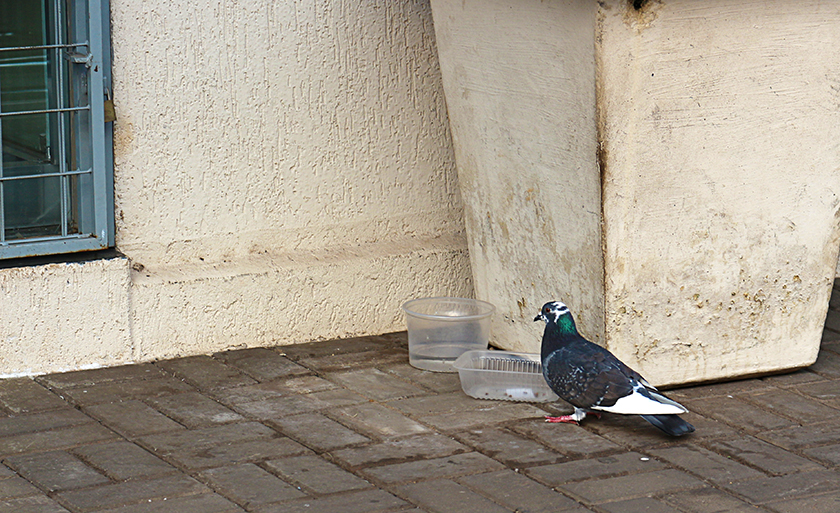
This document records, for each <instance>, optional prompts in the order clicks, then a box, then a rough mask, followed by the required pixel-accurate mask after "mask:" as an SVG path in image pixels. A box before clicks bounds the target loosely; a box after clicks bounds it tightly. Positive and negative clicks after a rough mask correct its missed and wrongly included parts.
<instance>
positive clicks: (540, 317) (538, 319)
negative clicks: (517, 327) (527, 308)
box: [534, 315, 542, 322]
mask: <svg viewBox="0 0 840 513" xmlns="http://www.w3.org/2000/svg"><path fill="white" fill-rule="evenodd" d="M541 320H542V315H538V316H536V317H534V322H537V321H541Z"/></svg>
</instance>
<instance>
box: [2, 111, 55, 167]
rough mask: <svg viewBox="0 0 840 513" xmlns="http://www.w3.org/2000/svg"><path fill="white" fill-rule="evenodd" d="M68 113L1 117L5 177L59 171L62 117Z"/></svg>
mask: <svg viewBox="0 0 840 513" xmlns="http://www.w3.org/2000/svg"><path fill="white" fill-rule="evenodd" d="M59 116H65V117H67V116H68V114H66V113H65V114H58V113H54V112H53V113H49V114H20V115H17V116H4V117H2V118H0V130H2V131H3V176H7V177H8V176H23V175H35V174H43V173H57V172H58V171H59V163H58V158H59V156H60V151H59V147H58V143H59V140H58V133H57V127H58V118H59Z"/></svg>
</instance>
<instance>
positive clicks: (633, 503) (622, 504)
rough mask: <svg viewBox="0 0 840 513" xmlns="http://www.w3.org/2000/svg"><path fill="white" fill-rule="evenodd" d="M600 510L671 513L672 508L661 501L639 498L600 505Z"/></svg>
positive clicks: (621, 512)
mask: <svg viewBox="0 0 840 513" xmlns="http://www.w3.org/2000/svg"><path fill="white" fill-rule="evenodd" d="M600 509H602V510H604V511H607V512H609V513H673V512H674V508H673V507H672V506H670V505H668V504H666V503H664V502H662V501H659V500H656V499H653V498H650V497H641V498H639V499H630V500H626V501H618V502H610V503H607V504H601V505H600Z"/></svg>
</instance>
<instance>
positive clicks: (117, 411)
mask: <svg viewBox="0 0 840 513" xmlns="http://www.w3.org/2000/svg"><path fill="white" fill-rule="evenodd" d="M84 411H85V413H87V414H88V415H90V416H92V417H94V418H97V419H99V420H100V421H101V422H102V423H103V424H105V425H106V426H108V427H109V428H111V429H113V430H114V431H116V432H117V433H120V434H121V435H123V436H126V437H129V438H134V437H137V436H143V435H149V434H152V433H162V432H166V431H177V430H182V429H184V426H182V425H180V424H178V423H177V422H175V421H174V420H172V419H170V418H169V417H167V416H165V415H163V414H162V413H160V412H158V411H156V410H154V409H152V408H150V407H148V406H146V405H145V404H144V403H142V402H140V401H135V400H130V401H123V402H118V403H103V404H95V405H92V406H88V407H86V408H85V409H84Z"/></svg>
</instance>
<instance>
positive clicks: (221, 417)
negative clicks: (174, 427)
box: [148, 392, 244, 428]
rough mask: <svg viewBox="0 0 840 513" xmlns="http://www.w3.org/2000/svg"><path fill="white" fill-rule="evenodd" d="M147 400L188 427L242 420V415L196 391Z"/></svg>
mask: <svg viewBox="0 0 840 513" xmlns="http://www.w3.org/2000/svg"><path fill="white" fill-rule="evenodd" d="M148 402H149V404H150V405H152V406H153V407H154V408H155V409H157V410H158V411H161V412H163V413H165V414H166V416H168V417H170V418H172V419H174V420H176V421H178V422H179V423H181V424H183V425H185V426H187V427H190V428H196V427H208V426H213V425H216V424H226V423H228V422H236V421H240V420H244V419H243V417H242V415H240V414H238V413H236V412H235V411H233V410H231V409H230V408H227V407H226V406H222V405H221V404H219V403H218V402H216V401H214V400H213V399H210V398H209V397H207V396H205V395H202V394H199V393H197V392H187V393H184V394H175V395H167V396H163V397H153V398H151V399H149V400H148Z"/></svg>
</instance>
